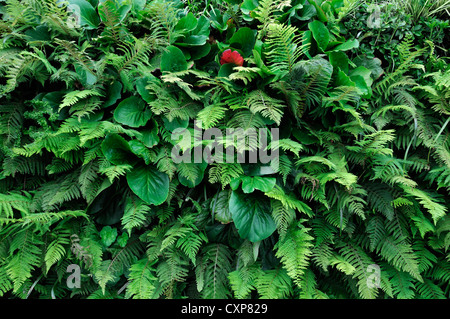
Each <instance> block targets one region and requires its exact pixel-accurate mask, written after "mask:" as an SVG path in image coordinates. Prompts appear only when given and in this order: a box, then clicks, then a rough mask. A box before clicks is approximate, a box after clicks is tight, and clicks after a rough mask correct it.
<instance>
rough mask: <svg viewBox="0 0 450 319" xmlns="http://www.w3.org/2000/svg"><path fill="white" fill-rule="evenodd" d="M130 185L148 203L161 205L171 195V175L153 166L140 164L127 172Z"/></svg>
mask: <svg viewBox="0 0 450 319" xmlns="http://www.w3.org/2000/svg"><path fill="white" fill-rule="evenodd" d="M127 182H128V186H130V188H131V190H132V191H133V192H134V193H135V194H136V195H137V196H139V198H141V199H142V200H143V201H145V202H146V203H148V204H153V205H161V204H162V203H164V201H165V200H166V199H167V196H168V195H169V176H168V175H167V174H165V173H162V172H160V171H158V170H157V169H155V168H153V167H151V166H138V167H136V168H133V169H132V170H131V171H130V172H128V174H127Z"/></svg>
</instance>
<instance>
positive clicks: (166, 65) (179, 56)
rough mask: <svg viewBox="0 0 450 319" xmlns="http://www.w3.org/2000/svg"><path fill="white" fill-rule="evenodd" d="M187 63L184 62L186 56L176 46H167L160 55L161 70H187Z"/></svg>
mask: <svg viewBox="0 0 450 319" xmlns="http://www.w3.org/2000/svg"><path fill="white" fill-rule="evenodd" d="M187 68H188V65H187V62H186V57H185V56H184V54H183V51H181V50H180V49H179V48H177V47H176V46H169V47H167V51H165V52H164V53H163V54H162V56H161V71H162V72H164V71H166V72H177V71H183V70H187Z"/></svg>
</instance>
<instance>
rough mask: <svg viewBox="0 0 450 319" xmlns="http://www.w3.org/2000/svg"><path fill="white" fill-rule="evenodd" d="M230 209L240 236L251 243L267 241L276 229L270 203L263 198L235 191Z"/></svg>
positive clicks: (231, 198) (230, 202)
mask: <svg viewBox="0 0 450 319" xmlns="http://www.w3.org/2000/svg"><path fill="white" fill-rule="evenodd" d="M229 209H230V212H231V216H232V218H233V221H234V224H235V225H236V228H237V229H238V232H239V236H240V237H241V238H245V239H248V240H250V241H251V242H257V241H261V240H263V239H266V238H267V237H269V236H270V235H272V233H273V232H274V231H275V229H276V225H275V222H274V220H273V218H272V216H271V212H270V202H269V201H268V200H267V198H265V197H263V196H257V195H254V194H249V195H246V194H243V193H241V192H240V191H233V192H232V194H231V197H230V200H229Z"/></svg>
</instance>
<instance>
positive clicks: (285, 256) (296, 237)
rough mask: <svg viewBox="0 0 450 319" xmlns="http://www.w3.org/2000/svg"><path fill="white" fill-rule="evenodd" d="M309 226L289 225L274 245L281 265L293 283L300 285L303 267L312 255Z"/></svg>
mask: <svg viewBox="0 0 450 319" xmlns="http://www.w3.org/2000/svg"><path fill="white" fill-rule="evenodd" d="M309 230H310V229H309V228H304V227H303V226H302V225H300V224H298V225H296V226H291V227H290V228H289V229H288V231H287V233H286V235H285V236H284V237H282V238H281V239H280V240H279V241H278V242H277V243H276V244H275V246H274V248H275V249H276V250H277V251H276V253H275V256H277V257H278V258H280V259H281V262H282V264H283V267H284V268H285V269H286V270H287V274H288V275H289V277H291V278H292V280H293V281H294V283H295V284H296V285H297V286H299V287H300V288H302V287H301V282H302V280H301V278H302V277H303V275H304V271H305V269H306V268H307V267H308V265H309V258H310V256H311V255H312V251H311V248H312V246H313V244H312V243H311V241H312V240H313V239H314V238H313V237H311V236H310V235H309V234H308V231H309Z"/></svg>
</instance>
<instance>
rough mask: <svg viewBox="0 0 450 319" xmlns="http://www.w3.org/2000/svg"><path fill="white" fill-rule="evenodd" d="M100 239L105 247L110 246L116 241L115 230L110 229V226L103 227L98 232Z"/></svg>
mask: <svg viewBox="0 0 450 319" xmlns="http://www.w3.org/2000/svg"><path fill="white" fill-rule="evenodd" d="M100 237H101V239H102V244H103V245H104V246H105V247H109V246H111V245H112V244H113V243H114V242H115V241H116V238H117V228H112V227H111V226H105V227H103V228H102V230H101V231H100Z"/></svg>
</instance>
